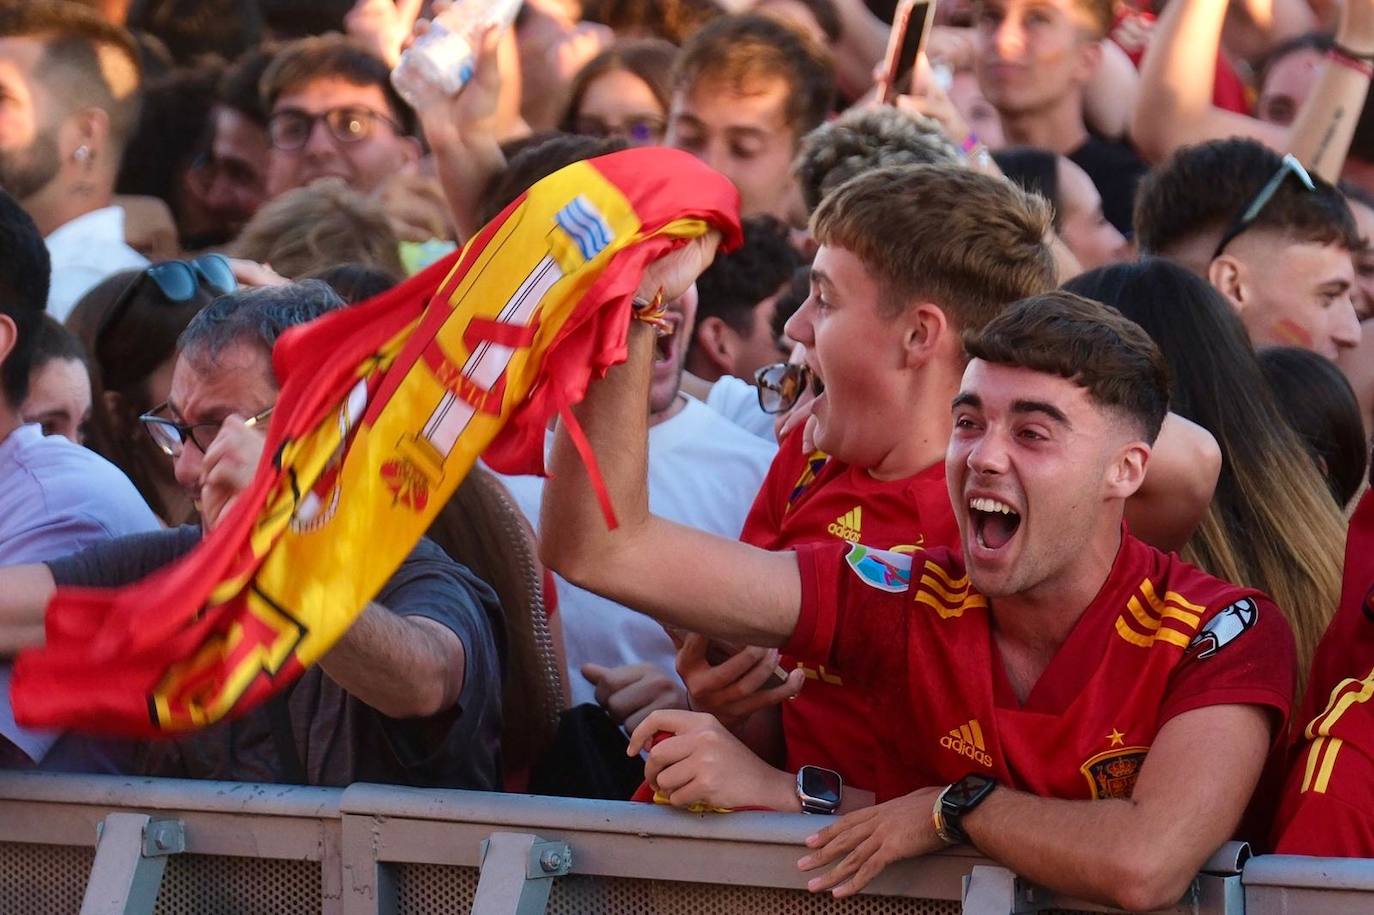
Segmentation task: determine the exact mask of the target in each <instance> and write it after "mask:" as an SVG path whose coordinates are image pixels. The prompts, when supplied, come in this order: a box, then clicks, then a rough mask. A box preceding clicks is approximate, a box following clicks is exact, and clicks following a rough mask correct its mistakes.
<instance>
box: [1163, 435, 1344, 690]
mask: <svg viewBox="0 0 1374 915" xmlns="http://www.w3.org/2000/svg"><path fill="white" fill-rule="evenodd" d="M1283 431H1284V432H1285V433H1288V434H1287V435H1286V436H1283V437H1282V438H1279V437H1276V439H1275V441H1274V442H1272V443H1271V445H1270V446H1268V447H1266V454H1265V455H1264V458H1263V460H1260V461H1256V462H1254V464H1253V465H1252V466H1251V467H1250V469H1249V472H1247V473H1245V474H1243V475H1242V474H1237V475H1236V476H1235V485H1236V486H1237V487H1238V488H1239V489H1240V490H1241V491H1242V493H1243V496H1242V497H1243V498H1245V499H1246V501H1247V503H1248V511H1249V513H1250V515H1251V517H1252V518H1253V520H1254V521H1255V522H1256V523H1252V524H1248V525H1246V526H1244V527H1241V526H1239V525H1237V524H1236V523H1235V520H1234V519H1231V518H1228V517H1227V513H1226V510H1225V509H1226V506H1225V504H1224V503H1223V502H1222V501H1220V500H1215V499H1214V500H1213V501H1212V504H1211V505H1210V506H1208V508H1207V514H1205V515H1203V517H1202V523H1200V524H1199V525H1198V527H1197V530H1195V531H1194V532H1193V536H1192V539H1191V540H1189V541H1188V545H1187V546H1186V547H1184V548H1183V552H1182V554H1181V555H1182V556H1183V558H1184V559H1185V560H1186V561H1188V562H1191V563H1192V564H1193V565H1195V566H1197V567H1198V568H1200V569H1203V570H1204V571H1206V572H1209V573H1210V574H1212V575H1215V576H1216V577H1218V578H1222V579H1225V580H1226V581H1230V582H1235V583H1236V584H1242V585H1248V586H1249V587H1252V588H1258V589H1259V590H1261V591H1263V592H1265V593H1266V594H1268V595H1269V596H1270V597H1272V598H1273V599H1274V603H1276V604H1277V605H1278V606H1279V609H1280V610H1281V611H1282V612H1283V615H1284V618H1285V619H1287V620H1288V625H1289V626H1290V627H1291V628H1292V630H1293V640H1294V641H1295V642H1296V643H1297V649H1298V696H1297V698H1296V699H1295V702H1294V704H1295V705H1296V704H1297V702H1299V701H1301V699H1302V694H1303V693H1304V692H1305V691H1306V685H1307V674H1308V671H1309V670H1310V668H1311V666H1312V656H1313V655H1314V654H1315V653H1316V651H1317V643H1318V642H1320V641H1321V638H1322V635H1323V634H1324V633H1325V632H1326V627H1327V625H1328V624H1329V623H1330V622H1331V617H1332V616H1334V615H1335V613H1336V607H1337V606H1338V605H1339V604H1340V599H1341V564H1342V562H1343V560H1344V556H1345V533H1346V530H1345V519H1344V517H1342V515H1341V511H1340V507H1339V506H1337V505H1336V503H1335V501H1334V500H1333V499H1332V498H1331V494H1330V492H1329V491H1328V490H1327V488H1326V484H1325V483H1324V482H1323V481H1322V478H1321V475H1320V474H1319V473H1318V472H1317V470H1316V468H1315V467H1314V466H1313V465H1312V461H1311V459H1310V458H1309V457H1308V456H1307V453H1306V452H1305V451H1303V449H1302V446H1301V445H1300V444H1299V443H1298V441H1297V437H1296V436H1294V435H1292V434H1291V433H1289V431H1288V430H1287V429H1285V430H1283ZM1240 538H1244V541H1245V542H1244V543H1241V542H1239V540H1240Z"/></svg>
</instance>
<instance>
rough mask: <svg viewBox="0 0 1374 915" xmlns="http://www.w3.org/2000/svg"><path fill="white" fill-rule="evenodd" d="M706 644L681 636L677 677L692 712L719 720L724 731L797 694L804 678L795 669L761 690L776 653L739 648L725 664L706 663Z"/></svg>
mask: <svg viewBox="0 0 1374 915" xmlns="http://www.w3.org/2000/svg"><path fill="white" fill-rule="evenodd" d="M709 643H710V640H709V639H707V638H706V637H705V636H701V635H696V634H695V633H693V634H689V635H687V636H685V637H684V638H683V640H682V643H681V645H680V646H679V647H678V651H677V659H676V660H677V673H678V676H679V677H681V678H682V682H683V683H684V684H686V686H687V694H688V696H689V697H690V700H691V704H692V708H693V709H695V710H696V711H699V712H706V713H707V714H710V715H714V716H715V717H716V718H718V719H720V721H721V723H722V724H724V725H725V726H726V727H727V728H731V729H733V728H735V727H738V726H739V725H741V724H742V723H743V722H744V720H745V719H746V718H748V717H749V716H750V715H752V714H753V713H754V712H757V711H759V710H760V709H765V708H769V707H771V706H774V705H777V704H779V703H781V702H784V701H786V700H788V699H791V698H792V697H793V696H796V695H797V694H798V693H800V692H801V690H802V686H803V685H804V684H805V683H806V674H805V672H804V671H802V670H800V669H797V670H794V671H792V672H791V673H789V674H788V675H787V680H786V681H785V682H783V683H782V684H781V685H779V686H774V687H771V688H768V689H765V688H764V686H765V685H766V684H767V683H768V681H769V678H770V677H772V676H773V671H774V669H775V668H776V667H777V664H778V652H777V650H776V649H768V648H742V649H740V650H739V651H738V652H737V653H736V654H735V655H734V656H733V657H731V658H729V659H728V660H726V661H724V662H722V663H720V664H715V665H712V664H711V663H710V662H709V661H707V660H706V647H707V645H708V644H709Z"/></svg>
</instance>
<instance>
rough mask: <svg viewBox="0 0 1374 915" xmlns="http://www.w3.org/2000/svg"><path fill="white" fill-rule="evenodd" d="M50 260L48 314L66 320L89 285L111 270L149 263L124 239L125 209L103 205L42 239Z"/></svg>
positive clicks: (116, 270) (88, 289)
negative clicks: (50, 278) (50, 284)
mask: <svg viewBox="0 0 1374 915" xmlns="http://www.w3.org/2000/svg"><path fill="white" fill-rule="evenodd" d="M44 241H45V242H47V245H48V257H49V258H50V259H51V260H52V287H51V288H50V289H49V290H48V314H50V315H52V316H53V318H55V319H56V320H58V321H65V320H67V315H69V314H71V311H72V307H73V306H74V305H76V303H77V300H78V299H80V298H81V297H82V296H83V295H85V294H86V293H87V292H90V290H91V287H92V286H94V285H95V284H96V283H99V282H100V281H101V280H103V279H105V277H107V276H109V275H110V274H112V273H118V272H119V271H121V270H134V269H138V268H142V267H146V266H148V259H147V258H146V257H144V256H143V255H142V254H139V253H138V252H137V251H135V250H134V249H133V248H130V247H129V246H128V244H126V243H125V241H124V210H123V208H122V207H114V206H111V207H105V208H104V209H101V210H92V211H91V212H89V213H86V214H85V215H83V216H78V217H76V218H75V219H73V220H72V221H70V222H67V223H64V224H63V225H60V226H58V227H57V228H56V229H54V230H53V232H52V234H51V235H49V236H48V237H47V238H45V239H44Z"/></svg>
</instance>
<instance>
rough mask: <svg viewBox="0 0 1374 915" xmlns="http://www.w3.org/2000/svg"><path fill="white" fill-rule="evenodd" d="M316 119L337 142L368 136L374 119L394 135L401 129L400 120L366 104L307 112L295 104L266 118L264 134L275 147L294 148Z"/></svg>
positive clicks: (300, 144) (305, 138)
mask: <svg viewBox="0 0 1374 915" xmlns="http://www.w3.org/2000/svg"><path fill="white" fill-rule="evenodd" d="M317 121H324V126H325V127H326V128H328V129H329V135H330V136H331V137H333V138H334V139H335V140H337V141H339V142H340V143H359V142H361V141H363V140H366V139H367V138H368V137H370V136H372V132H373V130H374V129H375V128H376V124H377V122H378V121H381V122H382V123H383V124H386V125H387V126H388V127H390V128H391V129H392V130H393V131H395V132H396V133H397V134H398V135H399V134H403V133H405V130H404V129H403V128H402V127H401V125H400V124H397V123H396V122H395V121H393V120H392V119H391V118H389V117H387V116H386V115H384V114H378V113H377V112H375V111H373V110H372V109H370V108H363V107H361V106H358V105H347V106H345V107H343V108H331V109H329V110H328V111H324V112H321V113H320V114H311V113H310V112H308V111H302V110H301V109H299V108H285V109H283V110H281V111H278V112H275V113H274V114H273V115H272V116H271V117H270V118H268V119H267V137H268V139H269V140H270V141H271V143H272V145H273V146H274V147H275V148H277V149H284V150H287V151H291V150H297V149H300V148H302V147H303V146H305V144H306V143H307V142H309V140H310V135H311V134H312V133H314V132H315V124H316V122H317Z"/></svg>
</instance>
